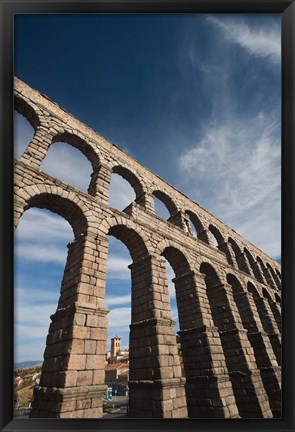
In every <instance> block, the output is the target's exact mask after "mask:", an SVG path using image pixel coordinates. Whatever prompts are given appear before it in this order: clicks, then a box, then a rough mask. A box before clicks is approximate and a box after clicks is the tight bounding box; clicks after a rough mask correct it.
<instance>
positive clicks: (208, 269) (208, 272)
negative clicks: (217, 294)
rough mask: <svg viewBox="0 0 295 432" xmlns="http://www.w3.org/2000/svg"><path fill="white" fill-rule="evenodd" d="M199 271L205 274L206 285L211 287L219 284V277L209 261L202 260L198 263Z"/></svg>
mask: <svg viewBox="0 0 295 432" xmlns="http://www.w3.org/2000/svg"><path fill="white" fill-rule="evenodd" d="M200 272H201V273H203V274H204V275H205V282H207V283H206V286H207V287H209V286H210V288H213V287H215V286H220V285H221V279H220V277H219V275H218V273H217V271H216V270H215V268H214V266H213V265H212V264H210V263H209V261H204V260H202V263H201V265H200Z"/></svg>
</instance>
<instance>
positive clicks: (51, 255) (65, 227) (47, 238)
mask: <svg viewBox="0 0 295 432" xmlns="http://www.w3.org/2000/svg"><path fill="white" fill-rule="evenodd" d="M72 239H73V231H72V228H71V226H70V224H69V223H68V222H67V221H66V220H65V219H63V218H61V217H60V216H58V215H55V214H53V213H50V212H48V211H46V210H40V209H30V210H28V211H26V212H25V213H24V215H23V216H22V217H21V219H20V223H19V226H18V228H17V230H16V233H15V256H16V258H17V259H18V260H20V259H22V260H25V261H35V262H56V263H62V264H65V262H66V257H67V248H66V245H67V243H69V242H70V241H72Z"/></svg>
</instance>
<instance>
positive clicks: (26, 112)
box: [14, 95, 41, 132]
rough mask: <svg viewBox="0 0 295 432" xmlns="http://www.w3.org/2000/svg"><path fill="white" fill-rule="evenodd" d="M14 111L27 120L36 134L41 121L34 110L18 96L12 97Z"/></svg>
mask: <svg viewBox="0 0 295 432" xmlns="http://www.w3.org/2000/svg"><path fill="white" fill-rule="evenodd" d="M14 109H15V110H16V111H17V112H18V113H19V114H21V115H22V116H24V117H25V118H26V119H27V120H28V122H29V123H30V125H31V126H32V127H33V129H34V130H35V132H36V130H37V128H38V126H40V124H41V120H40V118H39V116H38V114H37V113H36V110H35V108H33V106H32V105H31V104H30V103H28V102H27V101H25V100H24V99H23V98H21V97H20V96H19V95H14Z"/></svg>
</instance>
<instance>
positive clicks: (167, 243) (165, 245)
mask: <svg viewBox="0 0 295 432" xmlns="http://www.w3.org/2000/svg"><path fill="white" fill-rule="evenodd" d="M165 249H171V250H175V251H177V252H179V255H178V256H179V258H180V261H181V262H182V264H183V265H184V266H185V268H187V266H188V267H189V269H190V270H191V269H193V262H192V259H191V257H190V256H189V255H188V253H187V250H186V249H185V248H184V247H183V246H181V245H179V244H177V243H176V242H173V241H172V240H167V239H165V240H161V241H160V242H159V243H158V244H157V246H156V248H155V254H156V255H157V256H160V255H163V251H164V250H165ZM163 256H164V255H163ZM181 257H183V258H181ZM165 258H166V256H165ZM166 259H167V261H169V259H168V258H166ZM169 263H170V261H169ZM170 264H171V267H172V268H173V265H172V263H170ZM173 270H174V268H173ZM174 272H175V270H174ZM175 275H176V273H175Z"/></svg>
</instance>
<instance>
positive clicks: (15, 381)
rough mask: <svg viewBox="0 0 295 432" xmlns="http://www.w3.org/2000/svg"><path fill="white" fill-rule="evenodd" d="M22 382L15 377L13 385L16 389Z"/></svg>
mask: <svg viewBox="0 0 295 432" xmlns="http://www.w3.org/2000/svg"><path fill="white" fill-rule="evenodd" d="M23 382H24V380H23V379H22V377H20V376H18V377H16V378H15V380H14V384H15V386H16V387H19V386H20V385H21V384H22V383H23Z"/></svg>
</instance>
